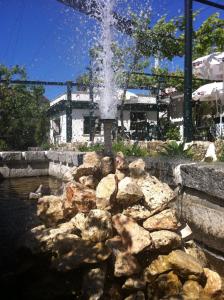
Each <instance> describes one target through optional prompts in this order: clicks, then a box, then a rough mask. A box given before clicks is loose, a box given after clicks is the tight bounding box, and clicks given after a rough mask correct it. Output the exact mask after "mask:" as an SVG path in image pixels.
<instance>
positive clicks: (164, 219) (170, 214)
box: [143, 209, 180, 231]
mask: <svg viewBox="0 0 224 300" xmlns="http://www.w3.org/2000/svg"><path fill="white" fill-rule="evenodd" d="M143 227H144V228H145V229H147V230H149V231H154V230H162V229H166V230H174V231H176V230H177V229H178V228H179V227H180V223H179V222H178V220H177V217H176V214H175V210H174V209H165V210H163V211H161V212H160V213H158V214H156V215H154V216H152V217H150V218H148V219H147V220H146V221H145V222H144V223H143Z"/></svg>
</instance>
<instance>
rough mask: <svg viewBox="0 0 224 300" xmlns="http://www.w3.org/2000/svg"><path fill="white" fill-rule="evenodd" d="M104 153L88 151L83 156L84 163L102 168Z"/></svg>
mask: <svg viewBox="0 0 224 300" xmlns="http://www.w3.org/2000/svg"><path fill="white" fill-rule="evenodd" d="M101 159H102V155H101V154H100V153H97V152H87V153H86V154H85V155H84V157H83V163H84V164H87V165H91V166H94V167H97V168H100V164H101Z"/></svg>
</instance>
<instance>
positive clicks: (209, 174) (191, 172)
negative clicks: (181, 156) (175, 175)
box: [181, 163, 224, 199]
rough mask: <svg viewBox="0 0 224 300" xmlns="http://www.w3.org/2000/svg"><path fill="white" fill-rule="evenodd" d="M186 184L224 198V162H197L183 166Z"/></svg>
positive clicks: (182, 173)
mask: <svg viewBox="0 0 224 300" xmlns="http://www.w3.org/2000/svg"><path fill="white" fill-rule="evenodd" d="M181 177H182V182H183V185H184V186H187V187H190V188H193V189H195V190H198V191H202V192H206V193H207V194H209V195H212V196H215V197H218V198H221V199H224V164H223V163H212V164H205V163H197V164H194V165H184V166H181Z"/></svg>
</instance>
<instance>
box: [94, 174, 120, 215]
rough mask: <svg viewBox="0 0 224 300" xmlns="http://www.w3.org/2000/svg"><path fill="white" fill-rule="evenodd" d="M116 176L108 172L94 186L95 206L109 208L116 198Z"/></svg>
mask: <svg viewBox="0 0 224 300" xmlns="http://www.w3.org/2000/svg"><path fill="white" fill-rule="evenodd" d="M116 193H117V177H116V176H115V175H114V174H109V175H107V176H106V177H104V178H102V179H101V181H100V182H99V184H98V186H97V188H96V206H97V208H101V209H105V208H107V207H108V208H110V207H111V205H112V202H113V201H114V200H115V198H116Z"/></svg>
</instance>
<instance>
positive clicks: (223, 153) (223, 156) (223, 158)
mask: <svg viewBox="0 0 224 300" xmlns="http://www.w3.org/2000/svg"><path fill="white" fill-rule="evenodd" d="M218 160H219V161H221V162H224V146H223V147H222V149H221V151H220V154H219V156H218Z"/></svg>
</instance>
